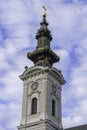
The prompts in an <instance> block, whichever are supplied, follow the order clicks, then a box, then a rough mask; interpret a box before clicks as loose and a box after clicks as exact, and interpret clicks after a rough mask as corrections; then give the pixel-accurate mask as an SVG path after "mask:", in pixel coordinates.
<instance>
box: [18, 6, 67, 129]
mask: <svg viewBox="0 0 87 130" xmlns="http://www.w3.org/2000/svg"><path fill="white" fill-rule="evenodd" d="M43 8H44V13H43V18H42V22H41V23H40V25H41V27H40V29H38V31H37V33H36V39H37V47H36V50H34V51H33V52H28V53H27V57H28V58H29V59H30V60H31V61H33V63H34V66H33V67H30V68H28V67H27V66H26V67H25V71H24V72H23V74H22V75H20V79H21V80H23V103H22V117H21V122H20V126H18V130H61V129H62V121H61V89H62V88H61V86H62V85H63V84H65V80H64V78H63V76H62V74H61V71H60V70H58V69H56V68H54V67H53V63H56V62H59V59H60V58H59V56H57V55H56V54H55V53H54V52H53V51H52V49H51V47H50V42H51V40H52V35H51V32H50V30H49V29H48V23H47V21H46V8H45V7H43Z"/></svg>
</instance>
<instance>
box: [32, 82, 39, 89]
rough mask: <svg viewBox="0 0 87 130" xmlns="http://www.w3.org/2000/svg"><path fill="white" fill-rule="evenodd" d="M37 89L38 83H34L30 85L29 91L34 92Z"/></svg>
mask: <svg viewBox="0 0 87 130" xmlns="http://www.w3.org/2000/svg"><path fill="white" fill-rule="evenodd" d="M37 88H38V82H34V83H33V84H32V85H31V89H33V90H35V89H37Z"/></svg>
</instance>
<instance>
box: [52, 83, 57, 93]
mask: <svg viewBox="0 0 87 130" xmlns="http://www.w3.org/2000/svg"><path fill="white" fill-rule="evenodd" d="M56 90H57V88H56V85H54V84H52V91H53V93H56Z"/></svg>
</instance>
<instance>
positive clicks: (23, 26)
mask: <svg viewBox="0 0 87 130" xmlns="http://www.w3.org/2000/svg"><path fill="white" fill-rule="evenodd" d="M43 5H46V7H47V21H48V23H49V29H50V30H51V32H52V36H53V40H52V42H51V48H52V49H53V50H54V52H55V53H56V54H57V55H59V56H60V62H58V63H56V64H54V67H56V68H57V69H60V70H61V71H62V73H63V75H64V78H65V80H66V81H67V83H66V84H65V85H64V86H63V87H62V123H63V127H64V128H67V127H72V126H77V125H82V124H86V123H87V0H0V130H17V126H18V125H19V124H20V120H21V109H22V91H23V87H22V86H23V82H22V81H21V80H20V79H19V75H21V74H22V73H23V71H24V67H25V66H26V65H28V67H31V66H32V65H33V63H32V62H31V61H30V60H28V59H27V56H26V55H27V52H31V51H33V50H35V47H36V43H37V41H36V39H35V34H36V32H37V30H38V29H39V27H40V25H39V24H40V22H41V20H42V6H43Z"/></svg>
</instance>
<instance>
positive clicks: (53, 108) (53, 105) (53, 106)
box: [52, 100, 56, 116]
mask: <svg viewBox="0 0 87 130" xmlns="http://www.w3.org/2000/svg"><path fill="white" fill-rule="evenodd" d="M55 104H56V103H55V100H52V115H53V116H55V106H56V105H55Z"/></svg>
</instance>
